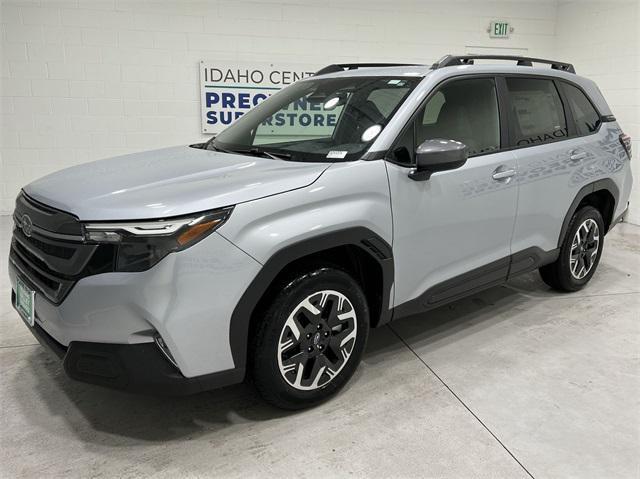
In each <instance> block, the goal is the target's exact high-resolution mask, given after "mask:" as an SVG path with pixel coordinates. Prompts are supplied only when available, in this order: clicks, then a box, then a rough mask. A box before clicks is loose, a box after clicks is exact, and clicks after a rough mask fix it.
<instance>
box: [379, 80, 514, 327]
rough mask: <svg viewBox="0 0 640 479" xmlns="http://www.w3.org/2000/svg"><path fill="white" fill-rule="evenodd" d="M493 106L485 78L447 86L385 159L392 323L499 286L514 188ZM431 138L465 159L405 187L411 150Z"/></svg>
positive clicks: (511, 157) (507, 248) (505, 263)
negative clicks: (458, 148) (460, 150)
mask: <svg viewBox="0 0 640 479" xmlns="http://www.w3.org/2000/svg"><path fill="white" fill-rule="evenodd" d="M498 100H499V98H498V95H497V91H496V83H495V79H494V78H493V77H474V78H469V77H463V78H458V79H452V80H449V81H447V82H445V83H444V84H442V85H441V86H440V87H438V88H437V89H436V90H435V91H434V92H433V93H431V94H430V96H429V97H428V98H427V100H426V103H425V104H424V105H423V106H422V107H421V108H420V109H419V110H418V112H417V113H416V116H415V119H414V120H413V121H412V122H411V123H410V124H409V125H408V126H407V127H406V128H405V130H404V133H403V134H401V135H400V138H399V139H398V140H397V143H396V145H395V146H394V147H393V148H392V151H391V152H390V153H389V161H388V162H387V171H388V175H389V184H390V189H391V198H392V200H391V201H392V211H393V231H394V238H393V255H394V263H395V269H396V271H395V305H396V306H398V305H400V304H402V305H403V306H402V307H400V308H398V309H397V310H396V312H397V314H398V315H399V316H401V315H405V314H411V313H413V312H417V311H420V310H423V309H426V308H429V307H433V306H435V305H437V304H440V303H443V302H446V301H449V300H451V299H454V298H456V297H459V296H461V295H464V294H466V293H469V292H470V291H473V290H474V289H480V288H482V287H485V286H486V285H487V284H493V283H499V282H501V281H503V280H504V279H505V278H506V275H507V270H508V265H509V255H510V240H511V234H512V231H513V225H514V219H515V212H516V202H517V187H516V181H515V174H516V171H515V167H516V165H515V158H514V154H513V152H511V151H503V148H502V145H503V144H504V143H506V139H505V138H504V136H501V130H500V118H501V116H502V115H501V114H500V102H499V101H498ZM436 138H443V139H453V140H458V141H461V142H463V143H465V144H466V145H467V146H468V148H469V159H468V160H467V162H466V164H465V165H463V166H462V167H460V168H458V169H455V170H449V171H442V172H437V173H434V174H433V175H432V176H431V178H430V179H429V180H427V181H414V180H412V179H411V178H409V176H408V174H409V172H410V171H411V170H412V164H413V161H414V159H413V156H414V155H413V153H414V152H415V149H416V147H417V146H418V145H419V144H420V143H422V142H423V141H424V140H427V139H436Z"/></svg>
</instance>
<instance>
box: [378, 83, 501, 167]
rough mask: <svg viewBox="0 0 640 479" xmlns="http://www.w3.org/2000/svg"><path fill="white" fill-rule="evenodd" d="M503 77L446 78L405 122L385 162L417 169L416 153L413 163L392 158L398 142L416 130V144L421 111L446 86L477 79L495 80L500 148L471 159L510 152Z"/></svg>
mask: <svg viewBox="0 0 640 479" xmlns="http://www.w3.org/2000/svg"><path fill="white" fill-rule="evenodd" d="M500 76H501V75H497V74H495V73H475V74H460V75H453V76H450V77H448V78H445V79H444V80H442V81H441V82H439V83H437V84H436V85H435V86H434V87H433V88H432V89H431V91H430V92H429V94H428V95H427V96H426V98H425V99H424V100H422V102H421V103H420V105H418V107H417V108H416V109H415V110H414V111H413V113H412V114H411V116H410V117H409V119H408V120H407V121H406V122H405V124H404V126H403V127H402V130H400V133H399V134H398V136H396V138H395V140H394V141H393V143H392V144H391V146H390V147H389V149H388V150H387V151H386V152H384V155H383V159H384V160H385V161H388V162H389V163H393V164H394V165H398V166H402V167H405V168H414V167H415V157H414V156H413V155H414V154H415V151H414V152H411V154H412V161H411V163H402V162H400V161H396V160H394V159H393V156H392V152H393V150H394V149H395V147H396V145H397V144H398V142H399V141H400V140H401V139H402V137H403V136H404V134H405V133H406V131H407V128H414V132H413V142H414V144H415V138H416V136H415V135H416V134H415V121H416V119H417V117H418V114H419V113H420V111H421V110H422V108H424V107H425V106H426V105H427V103H428V102H429V101H430V100H431V99H432V98H433V97H434V96H435V94H436V93H438V92H439V91H440V90H441V89H442V88H443V87H444V86H446V85H447V84H449V83H452V82H454V81H461V80H476V79H481V78H489V79H492V80H493V83H494V87H495V89H496V100H497V102H498V127H499V128H500V148H499V149H497V150H493V151H487V152H485V153H478V154H477V155H472V156H470V157H469V158H470V159H471V158H478V157H480V156H485V155H494V154H496V153H501V152H503V151H509V149H510V148H508V147H506V148H505V145H508V136H507V133H508V130H509V127H508V118H507V108H506V104H505V103H504V102H505V98H504V95H502V96H501V94H500V89H499V87H498V82H499V78H500Z"/></svg>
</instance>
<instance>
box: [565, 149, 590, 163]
mask: <svg viewBox="0 0 640 479" xmlns="http://www.w3.org/2000/svg"><path fill="white" fill-rule="evenodd" d="M586 157H587V152H586V151H578V150H573V151H570V152H569V159H570V160H571V161H580V160H584V159H585V158H586Z"/></svg>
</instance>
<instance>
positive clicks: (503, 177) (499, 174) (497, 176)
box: [491, 168, 516, 181]
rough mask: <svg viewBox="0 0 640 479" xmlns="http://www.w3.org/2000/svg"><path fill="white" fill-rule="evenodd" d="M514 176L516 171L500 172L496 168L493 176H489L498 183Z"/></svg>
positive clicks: (500, 170)
mask: <svg viewBox="0 0 640 479" xmlns="http://www.w3.org/2000/svg"><path fill="white" fill-rule="evenodd" d="M515 174H516V170H502V169H500V168H498V169H497V170H495V171H494V172H493V175H491V178H493V179H494V180H496V181H500V180H506V179H508V178H511V177H512V176H515Z"/></svg>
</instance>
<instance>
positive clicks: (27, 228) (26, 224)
mask: <svg viewBox="0 0 640 479" xmlns="http://www.w3.org/2000/svg"><path fill="white" fill-rule="evenodd" d="M21 226H22V232H23V233H24V235H25V236H26V237H27V238H29V237H31V233H32V232H33V221H31V218H30V217H29V215H22V225H21Z"/></svg>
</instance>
